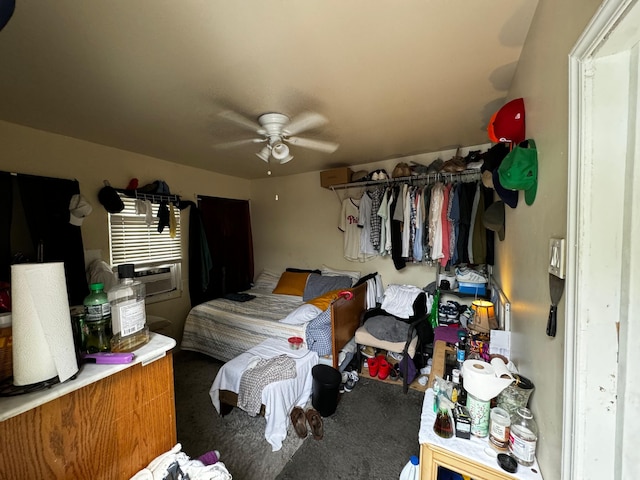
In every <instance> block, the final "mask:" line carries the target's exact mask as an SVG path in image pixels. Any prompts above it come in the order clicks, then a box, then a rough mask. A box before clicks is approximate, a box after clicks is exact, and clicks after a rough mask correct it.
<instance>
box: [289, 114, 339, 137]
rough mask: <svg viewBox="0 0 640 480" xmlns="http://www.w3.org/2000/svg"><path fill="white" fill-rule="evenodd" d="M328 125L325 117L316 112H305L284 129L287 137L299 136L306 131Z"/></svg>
mask: <svg viewBox="0 0 640 480" xmlns="http://www.w3.org/2000/svg"><path fill="white" fill-rule="evenodd" d="M326 123H328V120H327V119H326V117H324V116H323V115H320V114H319V113H314V112H303V113H301V114H300V115H298V116H297V117H295V118H293V119H292V120H291V121H290V122H289V123H288V124H287V125H285V127H284V129H283V133H284V134H285V135H297V134H298V133H301V132H304V131H305V130H311V129H312V128H316V127H320V126H322V125H325V124H326Z"/></svg>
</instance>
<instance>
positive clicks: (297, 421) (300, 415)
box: [290, 407, 307, 438]
mask: <svg viewBox="0 0 640 480" xmlns="http://www.w3.org/2000/svg"><path fill="white" fill-rule="evenodd" d="M290 417H291V424H292V425H293V428H294V429H295V431H296V433H297V434H298V436H299V437H300V438H307V419H306V417H305V413H304V410H302V408H300V407H293V409H292V410H291V415H290Z"/></svg>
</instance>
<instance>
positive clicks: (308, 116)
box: [216, 110, 339, 164]
mask: <svg viewBox="0 0 640 480" xmlns="http://www.w3.org/2000/svg"><path fill="white" fill-rule="evenodd" d="M220 116H222V117H224V118H225V119H227V120H229V121H232V122H234V123H236V124H237V125H240V126H241V127H244V128H246V129H249V130H251V131H253V132H255V133H256V134H258V135H259V137H257V138H248V139H244V140H238V141H235V142H228V143H222V144H219V145H216V147H217V148H232V147H237V146H240V145H246V144H250V143H263V142H266V143H267V144H266V145H265V146H264V148H263V149H262V150H260V151H259V152H258V153H256V155H257V156H258V158H260V159H261V160H264V161H265V162H267V163H269V161H270V159H271V158H273V159H274V160H276V161H277V162H279V163H281V164H282V163H287V162H289V161H291V160H292V159H293V155H291V152H290V151H289V145H295V146H296V147H302V148H309V149H312V150H318V151H320V152H326V153H333V152H335V151H336V150H337V149H338V146H339V145H338V144H337V143H333V142H329V141H326V140H315V139H311V138H303V137H297V136H295V135H297V134H298V133H301V132H304V131H306V130H311V129H313V128H317V127H320V126H322V125H325V124H326V123H327V122H328V120H327V119H326V118H325V117H324V116H322V115H320V114H319V113H313V112H305V113H302V114H300V115H298V116H296V117H295V118H293V119H290V118H289V117H288V116H286V115H284V114H282V113H264V114H262V115H260V116H259V117H258V121H257V122H254V121H253V120H250V119H248V118H246V117H244V116H242V115H240V114H239V113H236V112H234V111H231V110H225V111H223V112H221V113H220Z"/></svg>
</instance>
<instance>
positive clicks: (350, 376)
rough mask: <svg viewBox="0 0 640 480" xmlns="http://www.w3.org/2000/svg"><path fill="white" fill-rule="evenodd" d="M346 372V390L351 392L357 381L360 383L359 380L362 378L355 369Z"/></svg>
mask: <svg viewBox="0 0 640 480" xmlns="http://www.w3.org/2000/svg"><path fill="white" fill-rule="evenodd" d="M346 373H347V380H346V382H344V391H345V392H350V391H351V390H353V388H354V387H355V386H356V383H358V380H360V378H359V377H358V372H356V371H355V370H353V371H351V372H346Z"/></svg>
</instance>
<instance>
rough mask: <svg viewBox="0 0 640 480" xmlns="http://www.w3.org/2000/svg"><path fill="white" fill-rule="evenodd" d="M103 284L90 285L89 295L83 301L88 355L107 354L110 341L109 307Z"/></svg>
mask: <svg viewBox="0 0 640 480" xmlns="http://www.w3.org/2000/svg"><path fill="white" fill-rule="evenodd" d="M103 288H104V284H102V283H92V284H91V285H90V286H89V290H90V291H91V293H90V294H89V295H87V296H86V297H85V299H84V302H83V303H84V311H85V322H86V327H87V341H86V348H87V351H88V352H89V353H96V352H108V351H109V349H110V344H109V341H110V339H111V305H109V299H108V298H107V294H106V293H105V292H104V290H103Z"/></svg>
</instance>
